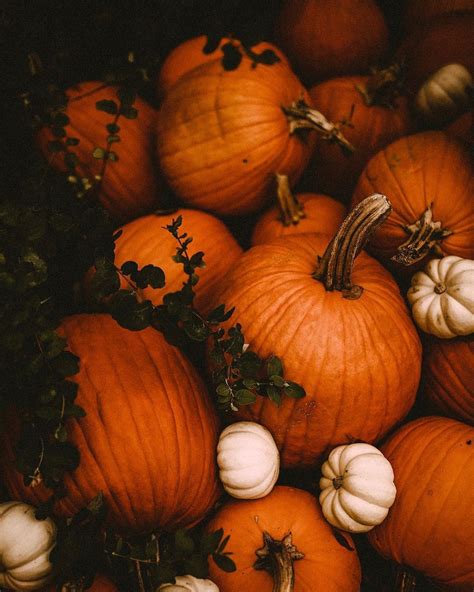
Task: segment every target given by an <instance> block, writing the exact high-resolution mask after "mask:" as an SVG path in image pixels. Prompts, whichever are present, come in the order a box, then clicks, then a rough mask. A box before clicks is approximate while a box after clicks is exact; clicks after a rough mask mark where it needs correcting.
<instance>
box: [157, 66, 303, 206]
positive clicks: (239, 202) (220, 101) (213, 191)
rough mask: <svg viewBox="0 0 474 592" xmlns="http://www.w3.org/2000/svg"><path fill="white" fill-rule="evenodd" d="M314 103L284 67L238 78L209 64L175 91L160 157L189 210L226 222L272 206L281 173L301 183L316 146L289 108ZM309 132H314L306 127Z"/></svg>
mask: <svg viewBox="0 0 474 592" xmlns="http://www.w3.org/2000/svg"><path fill="white" fill-rule="evenodd" d="M301 100H305V101H306V103H308V101H309V97H308V95H307V93H306V90H305V89H304V87H303V86H302V84H301V83H300V82H299V80H298V79H297V78H296V76H295V75H294V74H293V72H292V71H291V70H290V69H289V68H288V66H286V65H285V64H283V63H281V62H280V63H277V64H274V65H272V66H267V65H262V64H260V65H258V66H257V67H256V68H255V67H253V64H252V62H251V60H249V59H248V58H243V59H242V62H241V64H240V66H239V67H238V68H237V69H236V70H231V71H226V70H223V68H222V65H221V63H220V61H214V62H210V63H207V64H203V65H202V66H199V67H197V68H195V69H194V70H192V71H191V72H189V73H188V74H187V75H186V76H184V77H182V78H181V79H180V80H179V81H178V82H177V83H176V84H175V85H174V86H173V87H172V88H171V89H170V91H169V93H168V94H167V96H166V98H165V100H164V101H163V104H162V106H161V109H160V111H159V114H158V118H157V123H158V127H157V152H158V158H159V162H160V166H161V168H162V171H163V173H164V176H165V178H166V180H167V181H168V183H169V184H170V186H171V187H172V188H173V190H174V191H175V192H176V194H177V195H178V196H179V197H180V198H181V199H182V200H183V201H184V202H185V203H187V204H189V205H191V206H193V207H197V208H199V209H204V210H209V211H211V212H215V213H217V214H221V215H237V214H248V213H250V212H255V211H257V210H259V209H260V208H261V207H262V206H263V205H264V204H265V203H266V202H267V201H268V199H269V198H270V195H271V193H270V192H271V187H272V183H273V178H274V175H275V173H277V172H278V173H281V174H286V175H288V176H289V178H290V181H291V183H295V182H296V181H297V179H298V178H299V177H300V175H301V173H302V172H303V170H304V168H305V166H306V164H307V163H308V161H309V158H310V155H311V151H312V145H313V141H312V140H311V139H309V140H308V139H304V138H301V137H299V135H298V133H294V132H295V131H296V129H297V128H298V127H299V124H298V123H295V121H294V120H293V119H292V117H293V116H292V115H287V114H285V112H284V108H291V107H292V105H294V104H295V103H297V102H299V101H301ZM305 127H306V125H305Z"/></svg>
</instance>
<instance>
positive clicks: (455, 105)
mask: <svg viewBox="0 0 474 592" xmlns="http://www.w3.org/2000/svg"><path fill="white" fill-rule="evenodd" d="M473 90H474V82H473V78H472V76H471V73H470V72H469V70H467V69H466V68H465V67H464V66H462V65H461V64H448V65H447V66H443V67H442V68H440V69H439V70H437V71H436V72H435V73H434V74H432V75H431V76H430V77H429V78H428V80H426V81H425V82H424V83H423V85H422V86H421V88H420V90H419V91H418V93H417V95H416V99H415V107H416V110H417V111H418V113H419V114H420V115H421V117H422V118H423V120H424V121H425V122H426V123H427V124H432V125H444V124H446V123H449V122H451V121H454V120H455V119H456V118H457V117H459V116H460V115H462V114H463V113H465V112H466V111H468V110H469V108H470V107H472V104H473V98H472V92H473Z"/></svg>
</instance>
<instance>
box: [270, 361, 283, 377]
mask: <svg viewBox="0 0 474 592" xmlns="http://www.w3.org/2000/svg"><path fill="white" fill-rule="evenodd" d="M266 366H267V376H268V377H269V378H270V376H283V365H282V363H281V360H280V358H278V357H277V356H270V357H269V358H268V359H267V362H266Z"/></svg>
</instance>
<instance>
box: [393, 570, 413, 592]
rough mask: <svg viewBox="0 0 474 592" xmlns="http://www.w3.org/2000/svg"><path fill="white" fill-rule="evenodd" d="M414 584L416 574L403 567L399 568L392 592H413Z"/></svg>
mask: <svg viewBox="0 0 474 592" xmlns="http://www.w3.org/2000/svg"><path fill="white" fill-rule="evenodd" d="M416 583H417V578H416V574H415V573H414V572H413V571H411V570H408V569H406V568H405V567H402V566H399V567H398V570H397V575H396V579H395V586H394V588H393V592H414V590H415V589H416Z"/></svg>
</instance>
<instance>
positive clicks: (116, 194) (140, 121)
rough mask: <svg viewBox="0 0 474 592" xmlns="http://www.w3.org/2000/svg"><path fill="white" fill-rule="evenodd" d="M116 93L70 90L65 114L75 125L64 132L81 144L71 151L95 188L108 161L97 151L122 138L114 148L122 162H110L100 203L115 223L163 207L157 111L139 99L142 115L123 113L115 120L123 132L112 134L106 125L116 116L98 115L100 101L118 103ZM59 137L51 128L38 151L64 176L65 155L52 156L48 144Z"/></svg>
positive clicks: (99, 88)
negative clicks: (157, 155) (156, 161)
mask: <svg viewBox="0 0 474 592" xmlns="http://www.w3.org/2000/svg"><path fill="white" fill-rule="evenodd" d="M116 91H117V88H116V87H113V86H104V84H103V83H101V82H83V83H81V84H78V85H77V86H74V87H71V88H70V89H68V90H67V91H66V95H67V96H68V98H69V102H68V104H67V107H66V109H65V114H66V115H67V116H68V117H69V120H70V122H69V124H68V125H66V126H65V128H64V129H65V131H66V133H67V135H68V136H69V137H72V138H76V139H78V140H79V143H78V144H77V145H74V146H71V147H70V148H69V150H70V151H72V152H74V153H75V154H76V155H77V158H78V160H79V162H78V164H77V165H76V174H77V176H78V177H79V178H80V177H84V178H86V179H87V180H88V182H89V183H90V184H91V185H94V184H96V183H97V180H96V175H102V173H103V166H104V160H102V159H99V158H95V157H94V155H93V153H94V151H95V150H96V149H97V148H102V149H103V150H105V149H106V148H107V138H108V137H109V136H114V135H116V136H119V138H120V141H116V142H113V143H112V144H110V145H109V147H110V149H111V150H113V152H114V153H115V154H116V155H117V160H115V159H114V160H110V159H109V160H107V165H106V168H105V173H104V174H103V179H102V181H101V184H100V191H99V199H100V201H101V203H102V205H103V206H104V207H105V208H106V209H107V210H108V211H109V212H110V214H111V215H112V217H113V218H114V219H116V220H117V221H118V222H127V221H128V220H132V219H133V218H136V217H138V216H140V215H143V214H147V213H148V212H151V211H152V210H153V209H155V208H156V207H158V202H159V195H158V176H157V173H156V170H155V165H154V162H153V151H154V147H155V139H154V129H155V119H156V111H155V109H153V108H152V107H151V106H150V105H148V103H146V102H145V101H144V100H143V99H141V98H139V97H137V98H136V100H135V102H134V108H135V109H136V110H137V112H138V114H137V117H136V118H135V119H127V118H126V117H125V116H123V115H120V116H119V118H118V119H117V122H116V123H117V125H118V126H119V131H118V132H117V133H116V134H115V133H112V132H110V131H108V130H107V129H106V126H107V125H109V124H112V123H113V122H114V121H115V115H111V114H109V113H105V112H104V111H99V110H98V109H97V108H96V103H97V102H98V101H104V100H107V101H115V102H116V104H117V105H118V104H119V100H118V98H117V94H116ZM57 139H58V138H56V137H55V136H54V135H53V133H52V131H51V129H50V128H49V127H43V128H41V129H40V131H39V132H38V135H37V141H38V145H39V148H40V150H41V152H42V153H43V154H44V156H45V158H46V159H47V160H48V162H49V163H50V164H51V166H53V167H54V168H56V169H58V170H59V171H63V172H65V171H67V170H68V169H67V167H66V165H65V163H64V152H54V153H52V152H51V151H50V149H49V142H51V141H53V140H57ZM59 139H60V138H59ZM78 182H80V181H78Z"/></svg>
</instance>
